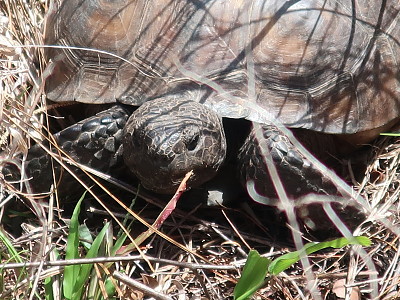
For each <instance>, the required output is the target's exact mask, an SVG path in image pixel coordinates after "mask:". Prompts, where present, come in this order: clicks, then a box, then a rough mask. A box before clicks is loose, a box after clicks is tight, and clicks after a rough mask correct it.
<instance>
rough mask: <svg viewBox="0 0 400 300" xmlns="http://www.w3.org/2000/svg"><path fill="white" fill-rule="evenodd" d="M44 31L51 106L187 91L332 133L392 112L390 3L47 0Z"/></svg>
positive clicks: (397, 56) (256, 117)
mask: <svg viewBox="0 0 400 300" xmlns="http://www.w3.org/2000/svg"><path fill="white" fill-rule="evenodd" d="M352 4H354V6H352ZM45 36H46V44H47V45H59V46H62V47H57V48H48V49H47V56H48V58H49V59H50V61H51V64H50V65H49V71H48V78H47V79H46V92H47V96H48V98H49V99H50V100H53V101H71V100H75V101H80V102H85V103H109V102H117V101H118V102H122V103H125V104H130V105H141V104H142V103H143V102H145V101H147V100H148V99H151V98H155V97H157V96H159V95H165V94H167V95H168V94H171V95H174V94H176V93H187V94H188V97H190V98H191V99H193V100H195V101H199V102H202V103H204V104H205V105H207V106H208V107H210V108H212V109H213V110H215V111H216V112H217V113H218V114H219V115H220V116H222V117H231V118H247V119H249V120H252V121H262V122H264V123H266V122H269V121H270V122H273V120H274V119H277V120H278V121H280V122H281V123H283V124H284V125H286V126H289V127H294V128H297V127H302V128H308V129H312V130H316V131H321V132H326V133H335V134H339V133H346V134H347V133H355V132H359V131H366V130H371V129H375V128H379V127H381V126H384V125H385V124H388V123H390V122H392V121H393V120H395V119H397V118H398V116H399V112H400V82H399V81H400V75H399V67H400V66H399V60H400V44H399V41H400V4H399V2H398V1H397V0H387V1H384V0H377V1H368V0H359V1H351V0H341V1H336V0H304V1H298V0H296V1H293V0H292V1H281V0H254V1H239V0H200V1H193V0H157V1H145V0H119V1H113V0H65V1H60V0H55V1H54V3H53V4H52V7H51V9H50V12H49V16H48V19H47V24H46V35H45ZM64 46H65V47H64ZM262 109H263V110H264V111H266V112H264V113H260V112H261V110H262ZM265 118H267V120H266V119H265Z"/></svg>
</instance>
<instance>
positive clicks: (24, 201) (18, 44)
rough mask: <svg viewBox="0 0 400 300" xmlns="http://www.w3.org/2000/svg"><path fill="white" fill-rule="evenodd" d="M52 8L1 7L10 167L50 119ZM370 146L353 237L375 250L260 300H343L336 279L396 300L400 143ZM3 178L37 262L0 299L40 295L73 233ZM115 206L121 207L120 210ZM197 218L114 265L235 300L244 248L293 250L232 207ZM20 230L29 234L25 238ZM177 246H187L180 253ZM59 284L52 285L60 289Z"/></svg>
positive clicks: (174, 287)
mask: <svg viewBox="0 0 400 300" xmlns="http://www.w3.org/2000/svg"><path fill="white" fill-rule="evenodd" d="M47 7H48V4H47V1H45V0H43V1H39V0H5V1H3V2H0V65H1V67H0V76H1V80H0V105H1V107H0V120H1V123H0V134H1V138H0V145H1V149H2V152H1V161H2V163H6V162H13V163H14V164H15V165H16V166H19V167H21V166H22V161H21V155H22V156H24V155H26V153H27V151H28V149H29V145H30V143H31V140H32V137H35V138H37V137H40V135H38V134H37V131H38V130H40V128H41V126H42V125H41V124H44V120H45V114H44V112H45V109H44V107H45V103H44V96H43V95H42V88H43V84H42V82H41V77H40V75H41V74H42V71H43V68H44V60H43V55H42V53H43V49H42V48H40V47H36V46H35V45H41V44H42V43H43V42H42V39H43V36H42V28H43V22H44V12H45V11H46V10H47ZM374 147H375V148H374V149H375V151H374V153H375V155H374V158H373V159H371V162H370V164H369V165H370V167H369V169H368V171H367V173H366V175H365V179H364V181H363V182H362V183H361V184H359V185H358V184H356V187H355V190H356V191H358V192H359V193H360V195H361V196H363V197H364V198H365V199H367V201H368V203H369V204H370V208H369V211H370V215H369V219H368V220H369V222H366V223H365V224H363V225H362V226H360V227H359V228H358V229H357V230H356V231H355V234H363V235H367V236H369V237H370V238H371V239H372V241H373V246H372V247H369V248H366V249H364V250H363V249H360V248H358V247H353V248H346V249H342V250H332V251H325V252H323V254H316V255H312V256H311V257H310V258H309V259H308V260H307V262H306V263H307V264H308V265H309V267H310V269H304V268H303V267H302V266H301V264H297V265H296V267H295V268H293V269H291V270H290V271H287V272H285V273H283V274H281V275H279V276H277V277H276V278H274V279H273V280H272V282H271V284H270V285H269V286H267V287H265V288H264V289H262V290H261V291H260V293H259V294H258V296H257V297H258V298H259V299H337V298H335V295H334V294H333V292H331V289H332V286H333V284H334V283H335V282H337V281H338V280H339V279H347V282H348V284H349V286H353V287H357V288H358V289H359V290H360V292H361V295H362V297H363V298H370V297H374V298H376V299H398V298H400V292H399V289H398V283H399V278H398V274H399V269H400V265H399V259H398V258H399V240H398V236H399V234H400V227H399V221H400V218H399V213H398V211H399V207H398V206H399V201H398V199H399V190H400V185H399V173H398V165H399V159H400V158H399V153H400V150H399V149H400V147H399V143H398V141H397V140H394V139H387V138H385V139H381V140H380V141H379V142H378V143H376V144H375V146H374ZM0 179H1V186H0V188H1V199H0V207H1V214H0V223H1V224H2V226H1V228H0V230H1V232H2V233H3V235H4V236H6V237H7V238H8V239H9V241H11V243H12V244H13V246H14V247H15V249H17V250H18V251H21V256H20V257H21V259H22V262H26V263H28V262H32V263H35V262H38V263H39V265H32V266H30V267H28V268H27V269H26V272H22V271H21V268H19V267H17V266H15V267H12V266H11V267H9V268H5V269H3V270H2V271H0V274H1V276H0V283H1V284H0V287H1V290H0V298H1V299H28V298H29V297H31V298H44V295H45V291H44V289H43V282H44V279H45V278H46V277H49V276H55V277H53V278H56V279H57V278H58V279H59V278H60V274H61V273H62V269H60V268H59V267H57V266H55V265H52V266H50V265H45V264H44V263H46V262H51V261H53V264H57V262H60V261H59V260H57V261H56V262H54V261H55V257H54V253H53V252H52V250H53V249H57V250H58V251H59V252H60V253H63V249H64V247H65V237H66V235H67V232H66V230H65V224H64V220H63V219H62V218H60V217H59V216H58V213H57V212H58V210H57V209H56V208H55V207H56V205H55V204H54V203H56V202H55V201H54V199H52V200H51V201H50V202H42V201H39V200H38V199H37V198H34V197H33V196H30V195H23V194H21V193H19V192H18V191H17V190H15V188H14V187H13V186H10V185H8V184H6V183H5V181H4V180H3V178H0ZM146 199H147V201H148V204H147V206H146V207H145V208H144V209H143V210H142V211H140V216H142V218H144V219H145V220H147V221H148V222H151V221H152V220H154V219H155V217H156V215H157V214H158V213H159V212H160V208H162V207H163V205H164V204H163V202H162V201H160V200H158V199H153V198H151V197H147V198H146ZM110 210H112V211H114V212H116V213H117V212H118V211H121V209H116V208H115V206H112V207H111V208H110ZM17 212H18V213H19V214H21V215H22V216H23V218H22V221H21V219H19V218H17V215H16V213H17ZM136 213H139V212H136ZM201 213H202V212H201V211H197V210H196V209H194V210H193V211H191V212H190V213H187V212H181V211H179V210H176V211H175V212H174V214H173V216H172V217H171V218H170V219H169V220H167V222H165V224H164V225H163V226H162V231H163V232H164V233H165V234H166V235H167V236H168V237H169V238H171V239H173V240H175V241H176V243H175V245H174V243H170V242H167V241H166V240H165V239H163V238H161V237H159V236H157V235H153V237H152V238H151V239H149V240H148V242H147V244H146V245H145V247H143V248H142V251H143V252H145V253H146V255H147V256H148V257H149V259H150V260H149V261H147V262H145V261H144V260H143V259H141V258H140V257H137V256H135V257H134V259H133V258H132V260H131V261H129V262H126V261H125V262H122V259H121V262H120V263H118V264H115V265H114V267H113V268H115V269H116V270H121V269H122V268H123V269H124V270H125V272H126V273H127V274H130V277H131V278H133V279H134V280H135V281H136V283H137V282H139V283H144V284H145V285H147V286H150V287H152V288H153V289H156V291H157V292H158V293H159V294H160V295H161V294H163V295H170V296H174V297H175V298H179V299H189V298H191V299H200V298H201V297H202V299H226V298H228V297H230V296H231V295H232V291H233V287H234V284H235V282H236V281H237V279H238V278H239V275H240V267H242V266H243V264H244V262H245V258H246V253H247V252H248V250H249V249H248V248H247V246H246V245H249V247H251V248H256V249H259V250H261V251H262V252H263V253H267V256H271V257H275V256H276V255H279V254H281V253H284V252H286V251H287V250H288V248H286V247H283V246H282V243H280V244H276V243H274V242H273V241H272V240H269V239H268V237H267V235H266V234H265V232H264V231H262V228H260V227H258V228H257V229H255V228H256V227H255V226H253V228H248V226H245V225H246V224H247V223H248V222H249V221H248V220H245V221H243V218H244V217H243V216H242V217H240V218H235V216H236V214H237V212H236V211H235V210H232V209H216V210H215V211H212V213H213V214H214V215H215V217H214V219H213V220H212V222H211V221H210V220H205V219H203V218H202V217H199V216H201ZM208 213H209V214H210V212H209V211H208ZM94 214H95V216H97V218H99V217H100V218H105V219H110V217H109V213H108V212H106V211H104V210H102V209H100V210H99V209H96V210H94ZM228 220H229V221H230V222H228ZM261 223H262V220H261ZM233 226H234V227H235V230H233V228H232V227H233ZM16 227H18V228H16ZM20 227H22V228H23V230H21V231H20V232H19V230H18V229H19V228H20ZM145 229H146V228H145V227H139V228H136V227H135V229H134V230H131V231H130V232H131V235H132V236H133V237H134V238H135V237H136V236H137V234H139V233H140V232H143V231H144V230H145ZM15 232H19V234H16V233H15ZM177 243H179V244H180V245H182V246H183V249H182V248H180V247H177ZM0 257H1V263H12V262H18V260H17V259H16V258H15V257H12V255H11V253H10V252H9V251H8V250H7V248H6V247H4V243H3V245H2V246H1V247H0ZM165 259H168V260H170V261H165ZM133 260H135V262H133ZM198 264H200V266H198ZM110 270H111V269H110V267H105V265H103V264H98V265H97V272H98V273H102V272H107V271H110ZM110 272H112V271H110ZM139 274H142V275H139ZM115 280H116V284H117V286H118V288H119V292H120V294H119V298H120V299H125V298H132V299H142V298H143V292H142V289H141V288H140V287H134V284H135V283H132V282H129V281H127V280H124V279H123V278H121V277H118V276H116V279H115ZM58 284H59V283H58ZM58 286H59V285H57V281H56V283H55V284H54V286H53V288H54V289H53V292H54V293H56V292H57V287H58ZM58 292H59V293H61V291H60V290H58ZM35 293H37V294H36V295H35ZM160 297H161V296H160ZM329 297H331V298H329ZM355 299H360V298H355Z"/></svg>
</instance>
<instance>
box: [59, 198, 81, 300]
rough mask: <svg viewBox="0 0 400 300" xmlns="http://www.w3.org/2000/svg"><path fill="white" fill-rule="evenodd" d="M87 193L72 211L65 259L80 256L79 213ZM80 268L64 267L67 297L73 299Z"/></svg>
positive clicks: (64, 285)
mask: <svg viewBox="0 0 400 300" xmlns="http://www.w3.org/2000/svg"><path fill="white" fill-rule="evenodd" d="M85 194H86V193H85ZM85 194H83V196H82V197H81V198H80V199H79V201H78V203H77V204H76V206H75V209H74V212H73V213H72V217H71V222H70V224H69V234H68V238H67V247H66V253H65V259H75V258H78V257H79V248H78V246H79V213H80V211H81V203H82V201H83V199H84V198H85ZM79 269H80V266H79V265H71V266H66V267H65V268H64V278H63V293H64V297H65V299H72V295H73V294H74V291H75V288H74V287H75V283H76V278H77V277H78V274H79Z"/></svg>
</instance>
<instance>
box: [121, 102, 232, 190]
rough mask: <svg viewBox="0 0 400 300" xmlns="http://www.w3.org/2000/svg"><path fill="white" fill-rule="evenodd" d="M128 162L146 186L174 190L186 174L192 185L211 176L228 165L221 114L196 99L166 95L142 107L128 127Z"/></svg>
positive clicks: (152, 188) (125, 158)
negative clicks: (191, 174)
mask: <svg viewBox="0 0 400 300" xmlns="http://www.w3.org/2000/svg"><path fill="white" fill-rule="evenodd" d="M123 147H124V160H125V163H126V165H127V166H128V167H129V168H130V169H131V171H132V172H133V173H134V174H135V175H136V176H137V177H138V178H139V179H140V180H141V182H142V184H143V186H144V187H145V188H147V189H149V190H152V191H155V192H158V193H165V194H169V193H174V192H175V191H176V189H177V187H178V186H179V184H180V182H181V181H182V179H183V177H184V176H185V175H186V173H187V172H189V171H191V170H193V171H194V175H193V176H192V177H191V178H190V179H189V181H188V185H189V186H190V187H195V186H198V185H200V184H202V183H204V182H206V181H208V180H209V179H211V178H212V177H213V176H214V175H215V174H216V173H217V171H218V169H219V167H220V166H221V164H222V163H223V161H224V159H225V155H226V140H225V134H224V131H223V127H222V122H221V118H220V117H219V116H218V115H217V114H216V113H215V112H214V111H212V110H210V109H208V108H207V107H206V106H204V105H202V104H200V103H198V102H194V101H191V100H182V99H181V98H174V97H164V98H163V97H162V98H157V99H155V100H152V101H148V102H146V103H145V104H143V105H142V106H141V107H139V108H138V109H137V110H136V111H135V112H134V113H133V114H132V116H131V117H130V119H129V120H128V123H127V125H126V126H125V130H124V145H123Z"/></svg>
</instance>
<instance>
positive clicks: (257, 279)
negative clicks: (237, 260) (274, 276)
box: [233, 250, 271, 300]
mask: <svg viewBox="0 0 400 300" xmlns="http://www.w3.org/2000/svg"><path fill="white" fill-rule="evenodd" d="M270 263H271V260H270V259H268V258H266V257H261V256H260V254H259V253H258V252H257V251H256V250H251V251H250V253H249V256H248V257H247V261H246V264H245V266H244V268H243V272H242V276H241V277H240V280H239V282H238V283H237V285H236V287H235V290H234V291H233V296H234V299H236V300H243V299H248V298H250V297H251V296H252V295H253V294H254V293H255V292H256V291H257V290H258V289H259V288H260V287H261V286H262V285H263V283H264V279H265V276H266V274H267V269H268V265H269V264H270Z"/></svg>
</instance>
